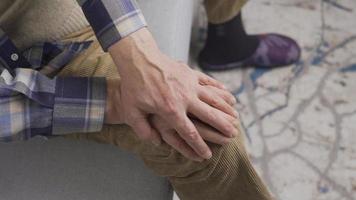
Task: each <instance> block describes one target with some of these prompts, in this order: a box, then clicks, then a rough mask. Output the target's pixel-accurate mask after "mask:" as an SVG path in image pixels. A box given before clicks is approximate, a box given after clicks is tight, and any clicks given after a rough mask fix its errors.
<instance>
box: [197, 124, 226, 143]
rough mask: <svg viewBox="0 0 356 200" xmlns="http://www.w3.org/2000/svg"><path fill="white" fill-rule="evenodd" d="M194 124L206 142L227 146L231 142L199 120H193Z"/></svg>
mask: <svg viewBox="0 0 356 200" xmlns="http://www.w3.org/2000/svg"><path fill="white" fill-rule="evenodd" d="M193 123H194V124H195V126H196V127H197V129H198V131H199V133H200V135H201V137H202V138H203V139H204V140H205V141H209V142H211V143H214V144H221V145H225V144H228V143H229V142H231V138H229V137H226V136H224V135H222V134H221V133H220V132H219V131H217V130H216V129H213V128H211V127H210V126H208V125H206V124H204V123H201V122H200V121H198V120H193Z"/></svg>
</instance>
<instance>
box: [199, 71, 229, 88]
mask: <svg viewBox="0 0 356 200" xmlns="http://www.w3.org/2000/svg"><path fill="white" fill-rule="evenodd" d="M196 73H197V75H198V78H199V83H200V84H201V85H210V86H214V87H217V88H220V89H222V90H226V87H225V85H224V84H223V83H221V82H220V81H217V80H215V79H214V78H212V77H210V76H208V75H206V74H204V73H202V72H200V71H196Z"/></svg>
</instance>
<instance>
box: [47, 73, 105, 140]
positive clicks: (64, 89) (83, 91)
mask: <svg viewBox="0 0 356 200" xmlns="http://www.w3.org/2000/svg"><path fill="white" fill-rule="evenodd" d="M105 108H106V79H105V78H99V77H58V78H57V79H56V91H55V98H54V107H53V126H52V134H53V135H63V134H68V133H80V132H97V131H100V130H101V129H102V126H103V124H104V114H105Z"/></svg>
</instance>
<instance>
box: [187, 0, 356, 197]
mask: <svg viewBox="0 0 356 200" xmlns="http://www.w3.org/2000/svg"><path fill="white" fill-rule="evenodd" d="M243 16H244V20H245V24H246V26H247V29H248V30H249V32H250V33H266V32H267V33H268V32H278V33H283V34H287V35H289V36H292V37H293V38H295V39H296V40H297V41H298V42H299V43H300V45H301V46H302V49H303V56H302V60H301V62H300V63H298V64H295V65H293V66H289V67H286V68H282V69H276V70H259V69H245V70H232V71H228V72H222V73H211V75H212V76H214V77H215V78H217V79H219V80H221V81H223V82H224V83H226V84H227V86H228V87H229V88H230V89H231V90H232V91H233V93H234V94H235V95H236V97H237V99H238V100H239V102H240V104H239V105H238V107H237V109H238V110H239V112H240V114H241V117H242V119H243V124H244V127H245V129H246V132H247V135H248V143H247V145H248V149H249V152H250V155H251V157H252V158H253V163H254V165H255V167H256V168H257V169H258V171H259V172H260V174H261V175H262V177H263V178H264V180H265V181H266V183H267V184H268V186H269V188H270V190H271V191H272V192H273V193H274V194H275V195H276V199H277V200H300V199H303V200H355V199H356V136H355V134H356V1H355V0H251V1H250V2H249V3H248V4H247V5H246V7H245V8H244V10H243ZM202 24H204V20H202V19H199V20H198V21H197V22H196V23H195V28H194V29H195V30H194V33H195V35H194V41H195V43H196V42H201V41H202V36H201V34H202V32H203V31H202V28H201V27H202ZM196 46H197V45H193V47H194V49H193V56H194V53H196V51H197V48H196ZM192 63H193V65H194V63H195V62H194V61H193V62H192Z"/></svg>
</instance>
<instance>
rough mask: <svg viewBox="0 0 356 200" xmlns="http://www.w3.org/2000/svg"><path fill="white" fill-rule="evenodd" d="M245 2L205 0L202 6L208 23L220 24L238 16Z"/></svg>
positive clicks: (240, 0)
mask: <svg viewBox="0 0 356 200" xmlns="http://www.w3.org/2000/svg"><path fill="white" fill-rule="evenodd" d="M246 2H247V0H205V1H204V5H205V9H206V13H207V15H208V20H209V22H210V23H212V24H221V23H224V22H227V21H229V20H230V19H232V18H233V17H235V16H236V15H238V14H239V13H240V10H241V8H242V7H243V6H244V5H245V3H246Z"/></svg>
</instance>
